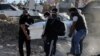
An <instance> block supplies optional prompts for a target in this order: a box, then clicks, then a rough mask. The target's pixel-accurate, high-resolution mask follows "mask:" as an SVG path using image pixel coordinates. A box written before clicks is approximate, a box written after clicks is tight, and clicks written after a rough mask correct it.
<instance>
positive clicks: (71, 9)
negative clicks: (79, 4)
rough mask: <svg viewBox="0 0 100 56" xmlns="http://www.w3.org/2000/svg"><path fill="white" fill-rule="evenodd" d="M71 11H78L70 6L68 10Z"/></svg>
mask: <svg viewBox="0 0 100 56" xmlns="http://www.w3.org/2000/svg"><path fill="white" fill-rule="evenodd" d="M72 11H74V12H78V10H77V8H70V9H69V12H72Z"/></svg>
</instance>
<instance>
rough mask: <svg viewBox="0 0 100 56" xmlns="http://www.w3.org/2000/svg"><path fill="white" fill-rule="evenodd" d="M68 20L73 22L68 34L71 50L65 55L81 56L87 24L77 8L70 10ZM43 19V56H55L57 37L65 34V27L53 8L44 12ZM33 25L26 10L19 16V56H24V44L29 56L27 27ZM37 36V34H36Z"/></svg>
mask: <svg viewBox="0 0 100 56" xmlns="http://www.w3.org/2000/svg"><path fill="white" fill-rule="evenodd" d="M69 13H70V20H71V21H73V23H72V25H71V27H70V32H69V34H68V36H69V37H72V41H71V50H70V52H68V53H66V56H67V55H74V56H81V53H82V49H83V46H82V45H83V40H84V38H85V36H86V34H87V32H88V30H87V24H86V21H85V17H84V16H82V14H81V12H79V11H78V9H77V8H70V9H69ZM44 17H45V18H47V21H46V24H45V27H44V31H43V34H42V36H41V37H42V39H43V42H44V52H45V54H46V55H45V56H55V54H56V43H57V40H58V36H59V35H60V36H62V35H64V34H65V26H64V23H63V22H62V21H61V20H60V19H61V18H59V16H58V9H57V8H53V9H52V10H51V11H50V12H45V13H44ZM32 23H34V20H32V18H31V16H30V15H29V14H28V12H27V11H26V10H24V11H23V14H22V15H21V16H20V20H19V27H20V29H19V41H18V42H19V53H20V56H24V52H23V43H24V42H25V43H26V50H27V56H30V54H31V49H30V36H29V33H30V32H29V30H28V27H29V25H30V24H32ZM37 34H38V33H37Z"/></svg>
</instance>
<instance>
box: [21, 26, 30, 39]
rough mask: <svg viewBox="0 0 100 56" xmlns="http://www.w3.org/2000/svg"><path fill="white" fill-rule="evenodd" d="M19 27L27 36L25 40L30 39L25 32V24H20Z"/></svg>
mask: <svg viewBox="0 0 100 56" xmlns="http://www.w3.org/2000/svg"><path fill="white" fill-rule="evenodd" d="M20 27H21V29H22V31H23V33H24V34H25V36H26V37H27V40H30V37H29V35H28V34H27V31H26V29H25V24H21V25H20Z"/></svg>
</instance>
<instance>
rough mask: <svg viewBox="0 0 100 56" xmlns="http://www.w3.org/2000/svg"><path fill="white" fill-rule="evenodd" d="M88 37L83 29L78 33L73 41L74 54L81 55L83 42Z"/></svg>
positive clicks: (72, 50)
mask: <svg viewBox="0 0 100 56" xmlns="http://www.w3.org/2000/svg"><path fill="white" fill-rule="evenodd" d="M85 36H86V30H84V29H81V30H79V31H77V32H76V33H75V34H74V35H73V38H72V41H71V50H70V52H71V53H72V54H81V53H82V49H83V40H84V37H85Z"/></svg>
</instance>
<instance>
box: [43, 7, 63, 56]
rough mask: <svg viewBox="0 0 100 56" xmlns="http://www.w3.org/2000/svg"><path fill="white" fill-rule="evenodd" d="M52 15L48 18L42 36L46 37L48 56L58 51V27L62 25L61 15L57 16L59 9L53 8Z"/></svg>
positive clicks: (52, 55)
mask: <svg viewBox="0 0 100 56" xmlns="http://www.w3.org/2000/svg"><path fill="white" fill-rule="evenodd" d="M51 13H52V14H51V17H49V18H48V20H47V23H46V27H45V30H44V34H43V35H42V37H45V47H44V48H46V49H45V50H46V56H55V53H56V43H57V39H58V30H57V29H58V28H59V27H60V25H61V24H60V25H59V23H58V22H60V20H59V17H57V9H56V8H54V9H52V12H51Z"/></svg>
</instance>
